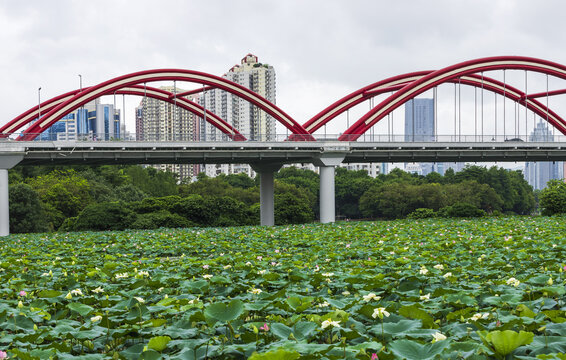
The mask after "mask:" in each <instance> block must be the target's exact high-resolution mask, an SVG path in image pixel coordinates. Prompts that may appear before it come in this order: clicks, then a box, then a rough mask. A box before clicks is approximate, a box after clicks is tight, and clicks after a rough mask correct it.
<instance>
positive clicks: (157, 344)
mask: <svg viewBox="0 0 566 360" xmlns="http://www.w3.org/2000/svg"><path fill="white" fill-rule="evenodd" d="M169 341H171V338H170V337H169V336H155V337H152V338H151V339H149V343H148V344H147V347H148V348H149V349H153V350H155V351H159V352H161V351H163V350H165V348H166V347H167V344H168V343H169Z"/></svg>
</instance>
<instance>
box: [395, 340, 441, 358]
mask: <svg viewBox="0 0 566 360" xmlns="http://www.w3.org/2000/svg"><path fill="white" fill-rule="evenodd" d="M448 346H450V341H448V340H442V341H437V342H435V343H434V344H432V343H428V344H420V343H418V342H416V341H411V340H405V339H403V340H395V341H393V342H392V343H390V344H389V345H388V348H389V350H390V351H391V352H392V353H393V354H395V355H396V356H398V357H400V358H401V359H406V360H427V359H434V358H435V357H436V355H439V354H442V353H443V352H444V350H445V349H446V348H447V347H448Z"/></svg>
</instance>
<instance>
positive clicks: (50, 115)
mask: <svg viewBox="0 0 566 360" xmlns="http://www.w3.org/2000/svg"><path fill="white" fill-rule="evenodd" d="M563 80H566V66H565V65H562V64H559V63H555V62H551V61H547V60H542V59H536V58H530V57H520V56H499V57H489V58H481V59H475V60H470V61H465V62H462V63H458V64H455V65H452V66H448V67H445V68H442V69H440V70H435V71H418V72H413V73H407V74H402V75H397V76H393V77H390V78H387V79H383V80H380V81H377V82H375V83H372V84H369V85H367V86H364V87H362V88H360V89H359V90H356V91H354V92H352V93H350V94H347V95H346V96H344V97H343V98H341V99H339V100H337V101H335V102H334V103H332V104H331V105H330V106H328V107H326V108H325V109H323V110H322V111H320V112H319V113H318V114H316V115H315V116H313V117H312V118H311V119H309V120H308V121H306V122H304V123H303V124H300V123H299V122H298V121H296V120H295V119H293V118H292V117H291V116H289V115H288V114H287V113H286V112H284V111H283V110H282V109H280V108H279V107H278V106H277V105H275V104H273V103H271V102H270V101H268V100H267V99H265V98H263V97H262V96H260V95H258V94H256V93H254V92H252V91H250V90H249V89H247V88H245V87H243V86H241V85H239V84H236V83H233V82H231V81H229V80H227V79H224V78H221V77H218V76H215V75H211V74H206V73H202V72H197V71H192V70H182V69H159V70H147V71H142V72H137V73H132V74H127V75H123V76H120V77H117V78H114V79H111V80H108V81H105V82H102V83H100V84H97V85H94V86H90V87H85V88H81V89H76V90H73V91H69V92H67V93H64V94H61V95H59V96H56V97H54V98H52V99H48V100H46V101H43V102H41V103H39V104H37V105H34V106H32V107H31V108H30V109H28V110H27V111H25V112H23V113H22V114H20V115H18V116H16V117H15V118H14V119H12V120H10V121H8V122H7V123H5V124H4V125H3V126H1V127H0V140H3V141H0V236H2V235H7V234H8V233H9V217H8V174H7V170H8V169H10V168H11V167H13V166H15V165H16V164H20V163H21V164H45V163H49V164H118V163H119V164H162V163H196V164H208V163H248V164H251V166H252V167H253V168H254V170H256V172H258V173H259V174H260V179H261V180H260V184H261V188H260V194H261V199H260V201H261V224H262V225H273V223H274V218H273V174H274V172H276V171H278V169H279V168H280V167H281V166H282V165H283V164H289V163H313V164H315V165H317V166H319V167H320V179H321V181H320V184H321V185H320V186H321V189H320V194H321V196H320V198H321V204H320V206H321V211H320V214H321V219H320V220H321V222H333V221H334V167H335V166H337V165H338V164H340V163H342V162H356V163H357V162H466V161H467V162H470V161H471V162H481V161H555V160H566V151H564V150H565V149H566V142H565V141H564V140H565V139H566V137H564V135H566V121H565V120H564V119H563V117H561V115H560V113H564V110H563V109H560V105H561V103H560V102H558V101H557V100H556V99H557V98H559V96H560V95H563V94H566V89H565V88H564V87H563V84H562V81H563ZM163 81H173V82H174V84H175V87H176V82H188V83H195V84H198V85H199V86H202V88H200V89H197V90H192V91H187V92H183V93H176V92H169V91H165V90H162V89H158V88H155V87H152V86H148V83H149V84H150V85H151V83H154V82H163ZM551 85H552V86H551ZM213 88H218V89H221V90H224V91H226V92H229V93H231V94H233V95H235V96H237V97H240V98H241V99H243V100H245V101H247V102H249V103H250V104H252V105H253V106H256V107H257V108H258V109H259V110H261V111H264V112H265V113H267V114H268V115H269V116H271V117H272V118H273V119H275V120H276V121H277V122H279V123H280V124H281V125H282V126H283V127H284V128H285V134H280V135H279V136H272V137H271V138H269V139H268V140H269V141H247V135H248V134H242V133H240V132H239V131H238V130H237V129H236V128H234V127H233V126H232V125H231V124H229V123H228V122H227V121H225V120H224V119H222V118H221V117H220V116H218V115H217V114H214V113H212V112H210V111H209V110H206V109H205V108H203V107H202V106H201V105H199V104H197V103H196V102H193V101H192V100H191V99H190V96H191V95H194V94H196V93H199V92H201V91H205V92H206V91H208V90H210V89H213ZM447 94H448V95H447ZM462 94H464V95H462ZM108 95H133V96H140V97H149V98H153V99H157V100H160V101H164V102H168V103H171V104H174V105H175V106H177V107H179V108H181V109H184V110H187V111H189V112H191V113H193V114H195V115H196V116H197V117H200V118H201V119H202V120H203V121H206V122H207V123H210V124H211V126H213V127H215V128H216V129H218V131H219V132H221V133H222V134H223V136H222V137H219V138H220V140H221V141H210V140H208V141H207V140H206V139H196V138H194V137H191V138H186V137H185V138H183V137H179V138H178V139H176V140H177V141H171V140H169V138H168V139H167V141H162V140H161V139H159V138H158V137H153V138H152V141H126V139H115V140H116V141H91V140H89V139H92V138H93V137H92V134H90V135H91V136H80V134H79V136H77V137H76V138H77V139H83V140H73V141H37V140H38V139H36V138H37V137H38V135H40V134H41V133H42V132H44V131H46V130H48V129H49V128H50V127H51V126H52V125H54V124H55V123H56V122H57V121H59V120H61V119H62V118H63V117H65V116H66V115H68V114H70V113H72V112H74V111H76V110H77V109H79V108H80V107H82V106H83V105H85V104H86V103H88V102H90V101H92V100H94V99H97V98H99V97H101V96H108ZM419 96H420V97H423V96H428V97H432V103H433V106H434V111H433V114H434V124H433V126H434V129H428V131H427V132H425V133H419V132H418V130H415V123H416V121H411V120H410V121H409V122H408V123H409V124H412V126H413V128H412V129H411V128H410V127H409V128H407V122H406V121H404V120H405V119H403V116H402V115H401V116H399V115H398V114H397V116H396V117H395V114H396V110H397V109H401V110H402V106H403V105H405V106H404V108H405V109H404V111H405V113H406V114H405V115H406V116H407V117H409V118H411V119H412V118H414V119H417V118H418V117H414V116H409V115H407V113H408V114H411V112H412V115H414V114H415V105H414V104H415V101H412V100H413V99H415V98H417V97H419ZM551 100H552V101H551ZM362 103H366V104H369V109H368V110H367V111H366V110H360V108H361V107H363V105H361V104H362ZM551 103H552V106H551ZM561 110H562V111H561ZM351 114H353V116H355V118H354V121H352V123H350V115H351ZM344 118H345V119H344ZM356 118H357V120H356ZM395 118H397V119H399V118H401V119H402V120H403V121H399V120H397V121H395V120H394V119H395ZM344 120H345V121H344ZM344 123H345V124H344ZM402 123H405V132H404V134H403V135H401V136H399V135H396V134H395V128H399V127H400V126H399V125H400V124H402ZM329 126H331V127H333V128H338V129H340V131H339V134H338V135H328V134H327V131H326V130H327V127H329ZM409 126H411V125H409ZM535 128H537V129H539V130H541V129H542V130H541V131H542V133H541V131H539V132H538V133H537V132H533V130H534V129H535ZM529 133H530V135H529ZM277 140H280V141H277ZM563 147H564V149H563Z"/></svg>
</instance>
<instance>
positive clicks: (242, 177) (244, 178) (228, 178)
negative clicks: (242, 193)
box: [219, 173, 257, 189]
mask: <svg viewBox="0 0 566 360" xmlns="http://www.w3.org/2000/svg"><path fill="white" fill-rule="evenodd" d="M219 177H220V178H221V179H222V180H224V181H225V182H226V183H228V184H230V186H232V187H234V188H241V189H249V188H252V187H255V186H257V184H256V181H255V180H254V179H252V178H251V177H249V176H248V174H246V173H239V174H228V175H221V176H219Z"/></svg>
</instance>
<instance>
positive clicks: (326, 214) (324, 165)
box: [314, 153, 346, 224]
mask: <svg viewBox="0 0 566 360" xmlns="http://www.w3.org/2000/svg"><path fill="white" fill-rule="evenodd" d="M345 156H346V155H345V154H343V153H331V154H324V155H322V156H321V157H320V158H319V159H316V160H315V161H314V164H315V165H316V166H318V168H319V174H320V222H321V223H323V224H324V223H333V222H334V221H336V194H335V190H334V168H335V167H336V166H338V165H340V164H341V163H342V161H343V160H344V158H345Z"/></svg>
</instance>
